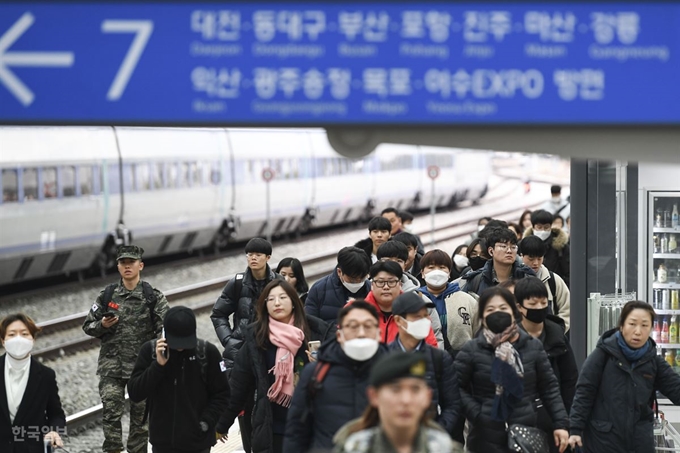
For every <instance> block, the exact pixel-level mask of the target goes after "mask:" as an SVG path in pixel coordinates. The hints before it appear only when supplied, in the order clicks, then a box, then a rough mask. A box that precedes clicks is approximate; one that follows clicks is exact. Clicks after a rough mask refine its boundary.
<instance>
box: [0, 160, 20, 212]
mask: <svg viewBox="0 0 680 453" xmlns="http://www.w3.org/2000/svg"><path fill="white" fill-rule="evenodd" d="M18 200H19V180H18V178H17V171H16V170H11V169H8V168H5V169H3V170H2V202H3V203H12V202H15V201H18Z"/></svg>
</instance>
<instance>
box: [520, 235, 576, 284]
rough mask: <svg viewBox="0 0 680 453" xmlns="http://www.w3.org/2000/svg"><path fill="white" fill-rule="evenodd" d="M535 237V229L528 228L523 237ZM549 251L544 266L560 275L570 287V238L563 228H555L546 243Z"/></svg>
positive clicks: (544, 258)
mask: <svg viewBox="0 0 680 453" xmlns="http://www.w3.org/2000/svg"><path fill="white" fill-rule="evenodd" d="M529 236H534V229H533V228H532V227H529V228H527V229H526V230H525V231H524V235H523V237H529ZM543 242H545V245H546V246H547V250H546V252H545V256H544V257H543V265H544V266H545V267H547V268H548V269H549V270H551V271H553V272H554V273H556V274H558V275H559V276H560V277H562V279H563V280H564V282H565V283H566V284H567V287H569V276H570V273H569V262H570V253H569V236H568V235H567V233H565V232H564V231H563V230H562V229H561V228H553V229H552V231H551V233H550V236H549V237H548V239H546V240H545V241H543Z"/></svg>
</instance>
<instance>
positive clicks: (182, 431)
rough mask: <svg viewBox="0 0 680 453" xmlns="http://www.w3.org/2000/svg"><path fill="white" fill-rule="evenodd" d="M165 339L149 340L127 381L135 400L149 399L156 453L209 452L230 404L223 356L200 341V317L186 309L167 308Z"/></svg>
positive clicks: (151, 435) (151, 432)
mask: <svg viewBox="0 0 680 453" xmlns="http://www.w3.org/2000/svg"><path fill="white" fill-rule="evenodd" d="M163 329H164V332H165V338H161V339H159V340H151V341H148V342H146V343H145V344H144V345H143V346H142V349H141V350H140V352H139V357H138V358H137V363H136V364H135V368H134V370H133V371H132V377H130V381H129V382H128V393H129V395H130V399H131V400H132V401H135V402H141V401H143V400H145V399H146V400H147V408H148V414H149V441H150V442H151V445H152V446H153V451H154V453H176V452H183V453H208V452H209V451H210V447H212V446H213V445H215V441H216V432H215V426H216V424H217V420H218V419H219V417H220V415H221V413H222V412H223V411H224V410H225V409H226V407H227V403H228V402H229V383H228V381H227V375H226V373H225V372H224V362H223V361H222V357H221V356H220V352H219V351H218V350H217V348H216V347H215V346H214V345H212V344H211V343H208V342H206V341H205V340H198V339H197V338H196V317H195V316H194V313H193V311H191V309H189V308H187V307H182V306H177V307H172V308H171V309H170V310H168V313H167V315H166V316H165V319H164V321H163Z"/></svg>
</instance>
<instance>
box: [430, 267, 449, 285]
mask: <svg viewBox="0 0 680 453" xmlns="http://www.w3.org/2000/svg"><path fill="white" fill-rule="evenodd" d="M448 281H449V274H447V273H446V272H444V271H440V270H439V269H437V270H434V271H430V272H428V273H427V274H426V275H425V282H426V283H427V284H428V285H430V286H432V287H434V288H439V287H440V286H444V285H446V283H447V282H448Z"/></svg>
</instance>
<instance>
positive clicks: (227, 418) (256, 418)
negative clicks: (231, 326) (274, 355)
mask: <svg viewBox="0 0 680 453" xmlns="http://www.w3.org/2000/svg"><path fill="white" fill-rule="evenodd" d="M307 322H308V324H309V330H310V331H311V332H310V335H311V338H305V341H304V342H303V343H302V346H300V349H303V348H304V349H307V342H308V341H311V340H318V341H321V342H323V341H325V340H326V339H327V338H329V337H330V336H331V335H332V334H333V332H334V329H333V326H328V324H326V323H325V322H323V321H322V320H320V319H318V318H314V317H313V316H307ZM256 326H257V324H256V323H252V324H250V325H248V326H246V328H245V329H244V338H245V343H244V345H243V349H242V351H241V352H240V353H239V354H238V356H237V358H236V362H235V363H234V370H233V371H232V373H231V376H230V378H229V386H230V387H231V398H230V399H229V404H228V406H227V408H226V410H225V411H224V413H223V414H222V416H221V417H220V419H219V422H218V423H217V427H216V429H217V432H218V433H226V432H227V431H228V430H229V427H230V426H231V425H232V424H233V423H234V420H236V417H237V416H238V414H239V413H240V412H241V411H242V410H243V409H244V408H245V407H246V403H247V400H248V399H249V398H253V395H255V404H254V407H253V413H252V420H251V422H252V427H253V431H252V435H251V439H252V451H253V453H273V451H274V450H273V448H274V447H273V443H272V441H273V435H274V431H273V429H274V427H273V425H274V414H273V409H272V404H274V403H272V402H271V401H269V398H268V397H267V392H268V391H269V387H271V381H270V378H271V376H272V375H271V374H270V373H269V369H268V366H267V354H268V351H267V350H264V349H262V348H260V347H258V346H257V342H256V340H255V327H256ZM298 351H299V350H298ZM303 357H305V356H303ZM305 359H306V357H305Z"/></svg>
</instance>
